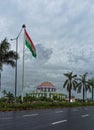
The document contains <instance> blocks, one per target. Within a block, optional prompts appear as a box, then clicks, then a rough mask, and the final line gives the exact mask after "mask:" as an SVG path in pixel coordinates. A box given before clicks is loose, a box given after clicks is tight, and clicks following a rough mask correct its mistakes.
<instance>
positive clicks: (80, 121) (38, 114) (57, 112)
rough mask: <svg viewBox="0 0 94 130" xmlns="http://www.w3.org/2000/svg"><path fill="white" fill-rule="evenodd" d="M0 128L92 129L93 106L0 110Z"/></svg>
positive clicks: (6, 129)
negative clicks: (13, 110)
mask: <svg viewBox="0 0 94 130" xmlns="http://www.w3.org/2000/svg"><path fill="white" fill-rule="evenodd" d="M0 130H94V107H79V108H64V109H48V110H33V111H21V112H20V111H18V112H0Z"/></svg>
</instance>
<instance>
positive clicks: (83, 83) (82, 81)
mask: <svg viewBox="0 0 94 130" xmlns="http://www.w3.org/2000/svg"><path fill="white" fill-rule="evenodd" d="M87 74H88V73H87V72H86V73H85V74H83V75H79V78H78V80H79V84H78V92H81V90H82V91H83V102H84V101H85V92H86V91H87V90H90V86H89V84H88V81H87V79H86V77H87Z"/></svg>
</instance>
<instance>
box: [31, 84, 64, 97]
mask: <svg viewBox="0 0 94 130" xmlns="http://www.w3.org/2000/svg"><path fill="white" fill-rule="evenodd" d="M30 95H31V96H33V97H47V98H53V96H57V98H60V99H62V98H65V95H64V94H63V93H58V92H56V87H55V86H54V85H53V84H52V83H51V82H43V83H41V84H40V85H38V86H37V88H36V90H35V92H33V93H31V94H30Z"/></svg>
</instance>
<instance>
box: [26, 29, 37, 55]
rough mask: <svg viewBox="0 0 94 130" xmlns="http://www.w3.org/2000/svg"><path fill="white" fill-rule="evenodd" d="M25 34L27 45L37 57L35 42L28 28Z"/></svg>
mask: <svg viewBox="0 0 94 130" xmlns="http://www.w3.org/2000/svg"><path fill="white" fill-rule="evenodd" d="M24 35H25V45H26V46H27V47H28V48H29V50H30V51H31V53H32V55H33V56H34V57H36V56H37V55H36V48H35V46H34V44H33V41H32V40H31V38H30V36H29V35H28V33H27V31H26V29H24Z"/></svg>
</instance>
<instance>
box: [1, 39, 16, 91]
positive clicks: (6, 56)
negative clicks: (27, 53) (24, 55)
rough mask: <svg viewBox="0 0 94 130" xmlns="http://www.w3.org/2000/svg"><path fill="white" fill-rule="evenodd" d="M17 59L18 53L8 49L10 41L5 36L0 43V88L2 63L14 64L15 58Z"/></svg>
mask: <svg viewBox="0 0 94 130" xmlns="http://www.w3.org/2000/svg"><path fill="white" fill-rule="evenodd" d="M16 59H18V54H17V53H16V52H15V51H13V50H10V43H8V41H7V39H6V38H5V39H4V40H3V41H1V43H0V89H1V71H2V70H3V64H7V65H10V66H12V67H15V66H16V63H15V60H16Z"/></svg>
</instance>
